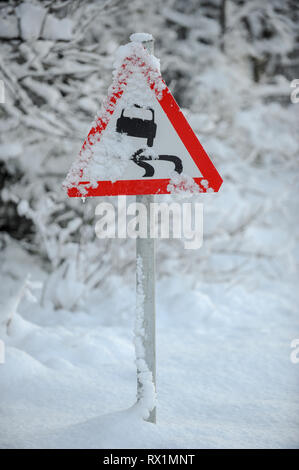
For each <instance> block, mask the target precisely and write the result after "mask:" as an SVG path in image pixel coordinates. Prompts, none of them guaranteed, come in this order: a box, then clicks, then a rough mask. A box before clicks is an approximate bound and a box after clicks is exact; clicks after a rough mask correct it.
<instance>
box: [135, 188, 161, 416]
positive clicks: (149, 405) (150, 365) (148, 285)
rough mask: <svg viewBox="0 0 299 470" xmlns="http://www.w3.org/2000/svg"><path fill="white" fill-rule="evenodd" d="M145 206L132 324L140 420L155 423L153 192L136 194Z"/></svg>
mask: <svg viewBox="0 0 299 470" xmlns="http://www.w3.org/2000/svg"><path fill="white" fill-rule="evenodd" d="M136 201H137V203H138V202H139V203H142V204H144V205H146V207H147V214H148V215H147V219H148V220H147V237H146V238H137V239H136V323H135V350H136V365H137V402H138V403H139V404H140V406H141V407H142V409H143V410H144V416H143V417H144V419H145V420H146V421H149V422H151V423H156V307H155V240H154V239H153V238H151V237H150V204H151V203H152V202H153V201H154V196H153V195H145V196H137V197H136Z"/></svg>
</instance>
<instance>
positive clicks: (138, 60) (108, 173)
mask: <svg viewBox="0 0 299 470" xmlns="http://www.w3.org/2000/svg"><path fill="white" fill-rule="evenodd" d="M114 67H115V69H114V71H113V82H112V85H111V86H110V87H109V89H108V97H107V98H106V99H105V100H104V102H103V104H102V107H101V110H100V112H99V113H98V114H97V116H96V118H95V121H94V122H93V124H92V129H91V131H90V133H89V135H88V137H87V139H86V140H85V142H84V144H83V147H82V149H81V152H80V155H79V158H78V159H77V160H76V161H75V162H74V163H73V165H72V167H71V169H70V171H69V173H68V175H67V177H66V179H65V181H64V183H63V186H64V187H65V188H66V189H68V188H71V187H74V186H77V187H78V188H79V189H80V192H81V194H82V196H84V194H86V192H87V191H86V189H85V188H84V187H83V185H82V186H79V183H80V180H82V178H83V180H84V181H88V182H89V183H90V185H91V186H92V187H96V186H97V183H98V181H99V180H109V181H115V180H117V179H118V178H120V177H121V175H122V174H123V173H124V171H125V169H126V165H127V163H128V162H129V160H130V157H131V156H132V153H134V151H135V147H134V148H133V146H132V142H131V141H130V138H129V137H128V136H127V135H126V134H118V133H116V132H115V130H114V129H109V121H110V119H111V116H112V115H113V113H114V112H115V111H116V110H117V107H118V106H120V104H119V102H120V101H121V106H122V107H123V106H125V107H130V106H133V105H134V104H135V103H138V104H139V105H140V106H142V107H147V106H150V105H151V103H152V102H153V99H155V96H156V97H157V98H159V97H161V95H162V92H163V90H164V89H165V87H166V85H165V83H164V82H163V80H162V77H161V75H160V62H159V60H158V59H157V58H156V57H154V56H153V55H150V54H149V53H148V52H147V51H146V50H145V49H144V47H143V46H142V45H141V44H140V43H138V42H131V43H129V44H126V45H124V46H120V47H119V48H118V50H117V52H116V57H115V63H114ZM151 86H152V88H151ZM146 150H147V149H146V148H145V151H146Z"/></svg>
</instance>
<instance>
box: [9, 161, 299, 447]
mask: <svg viewBox="0 0 299 470" xmlns="http://www.w3.org/2000/svg"><path fill="white" fill-rule="evenodd" d="M254 171H257V170H256V169H254ZM243 177H244V176H243ZM246 179H247V182H249V183H248V184H249V185H250V184H251V183H252V181H251V176H250V173H247V174H246ZM261 181H262V182H263V189H265V188H266V190H267V191H268V192H269V193H270V195H272V196H271V197H272V198H273V200H274V199H276V198H277V191H278V193H279V194H282V191H281V189H282V188H283V187H286V186H288V182H290V181H291V176H290V174H289V173H288V172H287V170H286V171H285V172H283V171H278V173H277V174H272V175H270V174H269V175H268V176H267V173H266V172H264V173H263V174H262V179H261ZM273 181H275V182H276V186H275V187H274V186H273V184H272V183H273ZM234 188H235V186H234ZM271 188H272V189H271ZM288 188H289V189H290V192H289V195H288V197H287V196H286V195H285V194H284V199H283V204H284V209H285V212H286V216H285V219H283V220H282V219H280V218H279V217H277V220H275V218H274V219H273V214H272V218H271V217H270V216H269V214H268V216H267V214H266V215H264V219H263V218H262V221H260V222H256V223H255V224H253V225H251V226H250V227H248V228H246V229H244V233H243V235H242V240H243V251H244V252H245V253H246V250H247V251H250V250H254V251H255V252H256V253H257V255H255V256H249V257H248V258H247V263H246V264H245V267H246V269H243V271H242V269H241V270H240V271H238V272H237V273H236V274H232V275H231V276H229V278H227V279H226V278H225V277H223V278H221V277H220V278H219V280H218V281H217V279H216V278H215V277H214V278H213V282H211V281H210V280H209V279H208V277H206V276H205V275H203V274H202V273H201V274H199V273H198V272H197V271H196V265H192V264H191V268H190V270H189V272H188V274H182V273H181V272H180V271H178V270H175V269H174V270H173V274H170V271H171V270H169V272H167V273H166V274H164V275H161V276H160V279H159V281H158V284H157V359H158V362H157V384H158V405H157V425H153V424H150V423H147V422H144V421H143V420H142V419H141V417H140V413H139V411H138V409H137V408H136V407H134V403H135V396H136V371H135V362H134V361H135V357H134V343H133V328H134V315H135V314H134V307H135V284H134V276H135V273H134V272H133V269H132V276H131V278H130V279H127V280H125V279H123V278H121V277H119V278H118V277H116V276H109V275H108V276H107V279H106V281H105V282H104V284H103V285H102V287H101V288H99V289H97V290H93V291H91V293H90V294H89V297H88V301H87V303H86V305H85V307H80V308H77V309H75V311H68V310H63V309H56V310H55V309H54V307H53V304H52V303H51V301H50V300H49V299H46V300H44V301H43V303H42V305H41V303H40V302H37V303H35V304H34V303H30V302H28V301H27V300H26V299H24V300H22V302H21V303H20V305H19V306H18V313H15V314H14V315H13V318H12V320H11V322H10V325H9V327H8V334H6V330H7V328H6V327H5V326H4V324H3V321H4V319H5V318H7V314H8V313H7V310H8V303H7V302H8V300H10V299H13V298H14V296H15V295H16V293H17V291H18V288H19V287H20V286H21V284H22V282H23V280H24V278H25V277H26V275H27V273H28V272H30V273H31V279H32V280H33V281H34V280H42V281H43V280H45V278H46V276H47V274H46V273H45V272H44V271H43V269H42V268H41V267H40V266H41V264H40V261H39V260H38V259H37V258H35V257H34V256H33V255H31V256H29V254H26V253H25V252H24V251H23V250H22V249H21V248H20V247H19V246H18V245H17V243H16V242H11V241H10V242H9V243H8V244H7V247H6V249H5V250H4V251H2V252H1V253H0V256H1V268H0V269H1V287H0V289H1V310H0V311H1V322H2V325H1V339H3V340H4V341H5V345H6V361H5V364H0V384H1V404H0V415H1V420H0V447H2V448H18V447H21V448H32V447H34V448H39V447H42V448H45V447H46V448H48V447H50V448H56V447H70V448H216V447H222V448H238V447H253V448H263V447H270V448H273V447H274V448H298V447H299V396H298V385H299V364H293V363H292V362H291V361H290V353H291V347H290V344H291V341H292V340H293V339H294V338H298V336H299V320H298V294H297V291H298V290H297V284H296V278H297V275H296V271H295V270H294V260H295V256H296V248H295V247H293V248H292V249H291V251H290V252H288V254H287V253H284V251H283V250H284V248H285V247H286V246H287V245H288V240H289V239H291V240H294V239H295V236H296V224H295V220H296V203H295V202H294V198H293V196H292V195H293V194H294V193H293V189H294V188H293V187H292V185H291V184H290V186H288ZM271 191H272V193H271ZM215 196H216V197H215ZM207 197H209V196H207ZM212 198H213V199H212V200H209V203H208V204H207V211H206V213H205V226H206V232H208V231H209V228H210V226H211V224H212V223H213V214H216V213H217V212H218V214H219V213H224V208H225V207H226V210H229V212H230V214H231V215H230V216H229V217H228V218H226V223H227V224H228V225H229V226H230V227H231V228H233V226H234V220H235V219H234V218H235V217H237V215H236V212H238V211H243V212H246V211H245V208H244V207H245V206H244V204H245V203H244V201H247V203H248V200H249V196H248V194H247V195H245V196H244V199H243V200H242V198H241V197H240V198H239V195H238V193H237V191H236V189H235V192H234V191H233V186H230V185H229V182H228V183H227V185H224V187H223V191H222V193H219V194H218V195H212ZM238 198H239V199H238ZM233 209H234V210H233ZM287 209H288V210H287ZM288 211H289V212H288ZM274 213H275V212H274ZM270 221H271V223H270ZM115 242H116V243H117V241H115ZM171 243H174V242H171V241H170V242H169V241H159V242H158V245H159V250H161V247H162V251H163V250H164V249H165V248H166V246H168V245H169V244H171ZM208 243H209V242H208V240H206V241H205V242H204V247H207V246H208ZM204 247H203V249H201V250H200V251H199V252H198V253H199V256H198V258H196V259H197V260H199V262H200V259H201V257H202V259H203V263H205V262H206V261H205V259H204V253H205V252H204ZM159 250H158V269H159V270H160V262H159V259H160V253H161V251H159ZM262 250H264V252H263V254H261V255H260V256H258V253H259V252H260V253H261V252H262ZM267 250H268V252H267ZM240 251H242V250H240ZM273 252H274V256H271V254H272V255H273ZM169 253H170V250H169ZM297 254H298V253H297ZM276 255H277V256H276ZM242 256H243V257H242ZM185 257H186V258H187V257H190V258H192V257H193V258H194V251H192V250H187V251H185ZM234 257H235V258H236V259H238V258H240V260H241V261H242V260H243V261H244V254H243V255H240V254H235V255H233V254H232V253H230V254H226V253H223V252H222V253H221V252H219V253H217V252H215V253H212V254H210V256H209V263H210V268H211V267H214V269H215V272H217V271H219V272H220V271H222V269H223V268H224V267H228V266H230V264H232V265H234ZM172 261H173V262H175V260H171V259H169V263H170V264H171V262H172ZM161 263H162V262H161ZM174 266H175V264H174ZM192 266H193V267H192ZM36 292H37V291H35V292H34V294H36ZM40 295H41V294H40Z"/></svg>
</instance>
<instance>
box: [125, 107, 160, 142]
mask: <svg viewBox="0 0 299 470" xmlns="http://www.w3.org/2000/svg"><path fill="white" fill-rule="evenodd" d="M134 106H135V107H136V108H142V109H147V110H149V111H150V112H151V113H152V119H141V118H135V117H133V118H131V117H128V116H124V111H125V110H124V109H123V110H122V112H121V115H120V117H119V118H118V120H117V122H116V132H120V133H125V134H127V135H129V136H131V137H141V138H144V139H147V146H148V147H152V146H153V143H154V138H155V137H156V131H157V124H156V123H155V112H154V110H153V109H152V108H144V107H142V106H139V105H138V104H135V105H134Z"/></svg>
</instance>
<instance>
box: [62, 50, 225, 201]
mask: <svg viewBox="0 0 299 470" xmlns="http://www.w3.org/2000/svg"><path fill="white" fill-rule="evenodd" d="M120 51H121V54H122V55H123V57H122V60H119V62H118V64H117V65H118V66H117V70H116V72H114V77H115V79H114V82H113V85H112V87H111V88H110V89H109V92H110V95H109V96H108V98H107V100H106V102H105V103H104V105H103V108H102V112H101V113H100V115H99V117H98V118H97V120H96V122H95V124H94V126H93V127H92V129H91V131H90V133H89V135H88V137H87V139H86V141H85V142H84V145H83V147H82V150H81V153H80V158H79V160H78V161H77V162H76V163H75V164H74V166H73V168H72V169H71V171H70V173H69V175H68V177H67V186H68V193H69V195H70V196H78V195H87V196H97V195H116V194H150V193H153V194H155V193H167V192H169V187H170V186H169V183H170V182H171V178H172V179H173V175H174V176H176V178H175V179H176V180H177V181H178V183H179V182H180V181H186V176H187V177H188V178H189V180H190V178H192V184H193V187H197V188H198V190H199V191H202V192H206V191H207V190H212V191H213V190H214V191H217V190H218V189H219V187H220V185H221V182H222V180H221V177H220V176H219V174H218V173H217V170H216V169H215V168H214V166H213V165H212V163H211V161H210V159H209V157H208V156H207V154H206V153H205V151H204V149H203V148H202V146H201V145H200V143H199V141H198V140H197V138H196V136H195V135H194V133H193V131H192V129H191V128H190V126H189V124H188V123H187V121H186V119H185V117H184V116H183V114H182V112H181V111H180V109H179V107H178V105H177V103H176V102H175V100H174V98H173V97H172V95H171V93H170V92H169V90H168V88H167V87H166V85H165V83H164V82H163V80H162V77H161V75H160V72H159V69H158V61H157V59H155V58H154V57H153V56H151V55H149V54H148V53H147V52H146V51H145V50H144V48H143V47H142V45H141V44H137V43H131V44H129V45H127V46H123V47H122V48H120ZM205 170H207V172H208V174H209V175H208V176H209V178H207V175H205ZM180 178H181V179H180ZM188 178H187V179H188ZM201 181H203V184H201Z"/></svg>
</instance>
